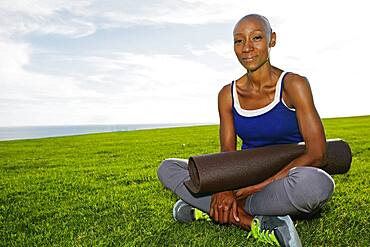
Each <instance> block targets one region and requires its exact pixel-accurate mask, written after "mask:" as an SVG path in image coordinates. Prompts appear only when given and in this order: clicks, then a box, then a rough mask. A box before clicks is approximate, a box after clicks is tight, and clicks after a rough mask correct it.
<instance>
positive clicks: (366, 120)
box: [0, 116, 370, 246]
mask: <svg viewBox="0 0 370 247" xmlns="http://www.w3.org/2000/svg"><path fill="white" fill-rule="evenodd" d="M323 121H324V125H325V129H326V134H327V138H337V137H338V138H343V139H345V140H346V141H347V142H348V143H349V144H350V146H351V148H352V152H353V163H352V167H351V170H350V171H349V172H348V173H347V174H344V175H335V176H334V180H335V182H336V189H335V193H334V195H333V197H332V199H331V200H330V201H329V202H328V203H327V204H326V205H325V207H324V209H323V212H322V213H321V217H319V218H315V219H310V220H300V221H296V223H297V230H298V232H299V233H300V236H301V240H302V243H303V246H370V237H369V236H370V235H369V233H368V231H369V228H370V224H369V218H370V216H369V215H370V210H369V207H370V204H369V201H370V200H369V195H370V191H369V188H370V186H369V183H370V182H369V175H370V174H369V170H370V165H369V163H370V143H369V139H370V134H369V130H370V116H365V117H353V118H338V119H324V120H323ZM218 150H219V141H218V126H197V127H181V128H169V129H155V130H140V131H131V132H117V133H104V134H90V135H81V136H70V137H57V138H45V139H34V140H22V141H3V142H0V190H1V193H0V245H1V246H96V245H100V246H107V245H108V246H109V245H113V246H259V245H258V244H257V243H256V242H255V241H254V240H253V239H249V240H247V239H246V236H247V232H245V231H243V230H241V229H239V228H237V227H234V226H221V225H217V224H213V223H211V222H195V223H193V224H187V225H184V224H180V223H178V222H175V221H174V220H173V219H172V215H171V212H172V205H173V203H174V202H175V201H176V200H177V198H176V196H174V195H173V194H172V193H171V192H170V191H168V190H165V189H164V188H163V187H162V185H161V184H160V182H159V181H158V179H157V176H156V169H157V167H158V165H159V164H160V162H161V161H162V160H164V159H166V158H170V157H178V158H188V157H189V156H191V155H198V154H204V153H213V152H217V151H218Z"/></svg>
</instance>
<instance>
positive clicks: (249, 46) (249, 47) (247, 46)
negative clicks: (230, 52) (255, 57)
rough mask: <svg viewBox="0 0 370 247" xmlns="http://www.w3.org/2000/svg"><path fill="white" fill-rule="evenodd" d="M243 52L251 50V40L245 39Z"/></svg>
mask: <svg viewBox="0 0 370 247" xmlns="http://www.w3.org/2000/svg"><path fill="white" fill-rule="evenodd" d="M242 50H243V52H249V51H251V50H253V44H252V42H251V41H246V42H245V43H244V45H243V49H242Z"/></svg>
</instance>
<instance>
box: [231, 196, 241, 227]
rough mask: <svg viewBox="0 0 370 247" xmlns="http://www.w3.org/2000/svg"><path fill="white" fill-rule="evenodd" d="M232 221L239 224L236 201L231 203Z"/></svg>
mask: <svg viewBox="0 0 370 247" xmlns="http://www.w3.org/2000/svg"><path fill="white" fill-rule="evenodd" d="M232 214H233V216H234V219H235V220H236V221H237V222H239V221H240V219H239V215H238V204H237V202H236V201H234V202H233V212H232Z"/></svg>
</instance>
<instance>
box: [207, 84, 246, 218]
mask: <svg viewBox="0 0 370 247" xmlns="http://www.w3.org/2000/svg"><path fill="white" fill-rule="evenodd" d="M218 112H219V116H220V145H221V152H226V151H235V150H236V135H235V130H234V119H233V114H232V98H231V86H230V85H226V86H224V87H223V88H222V89H221V91H220V92H219V94H218ZM237 207H238V205H237V201H236V197H235V195H234V193H233V191H223V192H219V193H215V194H213V195H212V197H211V208H210V212H209V214H210V216H211V217H212V218H213V219H214V220H215V221H217V222H220V223H221V224H224V223H230V218H231V217H230V216H231V214H232V216H233V217H234V219H235V220H236V221H237V222H238V221H239V218H238V208H237Z"/></svg>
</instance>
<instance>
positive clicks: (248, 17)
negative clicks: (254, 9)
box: [234, 14, 272, 36]
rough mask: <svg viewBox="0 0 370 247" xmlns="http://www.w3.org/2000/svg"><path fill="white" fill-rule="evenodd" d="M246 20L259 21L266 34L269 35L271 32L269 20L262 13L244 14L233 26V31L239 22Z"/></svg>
mask: <svg viewBox="0 0 370 247" xmlns="http://www.w3.org/2000/svg"><path fill="white" fill-rule="evenodd" d="M248 21H257V22H260V23H261V24H262V26H263V29H264V30H265V32H266V34H267V35H268V36H270V34H271V33H272V29H271V26H270V22H269V20H268V19H267V18H266V17H264V16H263V15H258V14H250V15H246V16H244V17H243V18H241V19H240V20H239V21H238V22H237V23H236V25H235V27H234V33H235V31H236V29H237V28H238V27H239V25H240V24H241V23H244V22H248Z"/></svg>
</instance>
